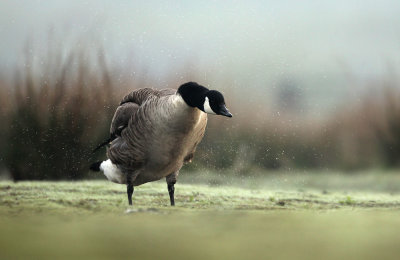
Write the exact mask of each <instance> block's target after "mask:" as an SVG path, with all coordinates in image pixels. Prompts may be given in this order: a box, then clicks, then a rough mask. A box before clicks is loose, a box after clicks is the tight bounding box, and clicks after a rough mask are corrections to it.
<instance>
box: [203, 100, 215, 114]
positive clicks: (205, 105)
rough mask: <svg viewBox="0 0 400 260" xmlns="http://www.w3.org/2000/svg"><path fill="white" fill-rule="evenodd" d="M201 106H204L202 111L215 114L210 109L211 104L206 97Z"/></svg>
mask: <svg viewBox="0 0 400 260" xmlns="http://www.w3.org/2000/svg"><path fill="white" fill-rule="evenodd" d="M203 107H204V112H206V113H208V114H214V115H216V114H215V112H214V111H213V110H212V109H211V106H210V102H209V100H208V97H206V100H205V101H204V105H203Z"/></svg>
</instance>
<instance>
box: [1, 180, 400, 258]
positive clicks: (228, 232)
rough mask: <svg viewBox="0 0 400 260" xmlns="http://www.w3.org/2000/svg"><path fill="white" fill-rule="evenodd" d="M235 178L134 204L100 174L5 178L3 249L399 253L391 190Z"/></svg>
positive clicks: (158, 187) (9, 253) (27, 252)
mask: <svg viewBox="0 0 400 260" xmlns="http://www.w3.org/2000/svg"><path fill="white" fill-rule="evenodd" d="M394 178H397V177H395V176H394ZM183 179H184V178H183ZM242 181H243V180H238V181H233V182H232V183H231V185H230V186H226V185H218V186H215V185H216V182H214V181H213V182H212V184H213V185H214V186H210V185H201V184H181V183H178V184H177V185H176V191H175V193H176V198H175V200H176V207H170V206H169V198H168V193H167V187H166V184H165V182H164V181H160V182H155V183H149V184H145V185H142V186H139V187H136V188H135V193H134V206H133V207H128V205H127V198H126V192H125V186H122V185H117V184H113V183H109V182H105V181H82V182H20V183H12V182H7V181H3V182H0V232H1V233H0V259H56V258H57V259H60V258H62V259H75V258H78V259H116V258H124V259H128V258H129V259H132V258H133V259H269V258H270V259H398V258H399V255H400V248H399V247H398V245H399V244H400V236H399V235H398V230H399V228H400V194H399V193H398V192H393V191H391V192H390V193H389V192H385V191H373V192H369V191H366V190H365V189H363V188H362V189H353V191H349V190H340V189H332V190H327V189H326V187H325V186H322V187H321V188H317V186H313V185H312V187H307V185H299V186H301V189H295V188H288V187H286V186H285V185H283V186H282V187H285V188H282V189H278V188H274V189H273V188H271V187H268V188H266V186H265V185H263V182H262V181H261V180H260V181H254V183H253V184H249V183H251V181H249V182H248V183H247V184H246V185H240V183H242ZM343 182H346V181H343ZM339 186H340V185H339ZM339 186H338V187H339Z"/></svg>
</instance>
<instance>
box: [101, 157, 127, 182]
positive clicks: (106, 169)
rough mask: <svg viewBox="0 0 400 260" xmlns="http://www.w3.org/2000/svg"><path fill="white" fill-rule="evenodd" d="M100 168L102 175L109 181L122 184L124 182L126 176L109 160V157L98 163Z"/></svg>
mask: <svg viewBox="0 0 400 260" xmlns="http://www.w3.org/2000/svg"><path fill="white" fill-rule="evenodd" d="M100 170H102V171H103V173H104V175H105V176H106V177H107V179H108V180H109V181H112V182H115V183H119V184H124V183H126V178H125V176H124V174H123V173H122V172H121V170H120V169H118V167H117V166H116V165H115V164H113V163H112V162H111V160H110V159H108V160H107V161H104V162H102V163H101V164H100Z"/></svg>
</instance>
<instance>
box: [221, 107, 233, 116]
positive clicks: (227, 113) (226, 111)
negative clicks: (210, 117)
mask: <svg viewBox="0 0 400 260" xmlns="http://www.w3.org/2000/svg"><path fill="white" fill-rule="evenodd" d="M219 114H220V115H223V116H227V117H232V114H231V113H230V112H229V110H228V109H227V108H226V106H221V108H220V110H219Z"/></svg>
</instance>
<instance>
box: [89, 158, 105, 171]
mask: <svg viewBox="0 0 400 260" xmlns="http://www.w3.org/2000/svg"><path fill="white" fill-rule="evenodd" d="M102 163H103V161H98V162H95V163H92V164H91V165H90V168H89V169H90V170H92V171H94V172H99V171H100V165H101V164H102Z"/></svg>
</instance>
